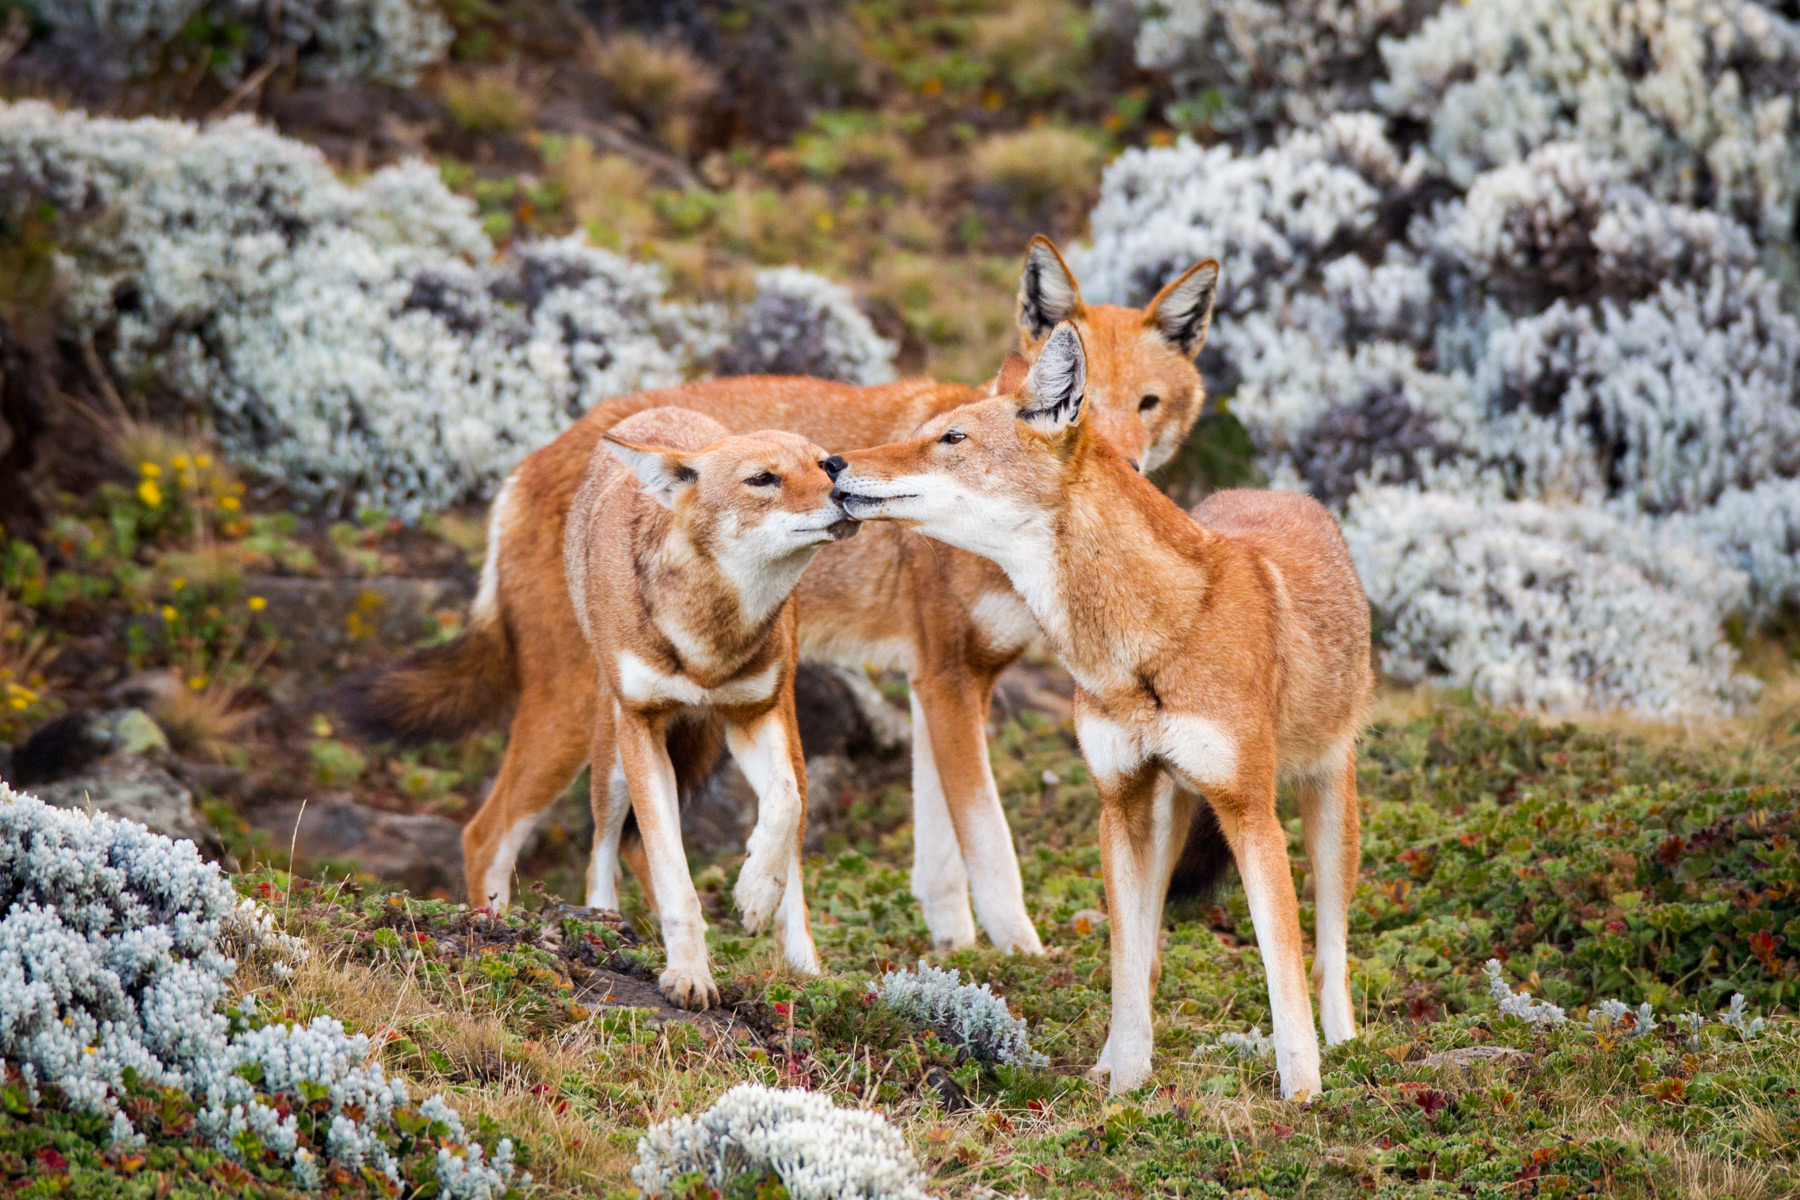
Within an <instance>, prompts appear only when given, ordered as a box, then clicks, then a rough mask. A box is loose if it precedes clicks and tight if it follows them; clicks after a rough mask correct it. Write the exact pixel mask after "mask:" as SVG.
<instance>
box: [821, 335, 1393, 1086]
mask: <svg viewBox="0 0 1800 1200" xmlns="http://www.w3.org/2000/svg"><path fill="white" fill-rule="evenodd" d="M995 392H996V394H995V396H994V397H993V398H991V399H985V400H980V401H977V402H974V403H971V404H968V405H966V406H964V407H962V408H958V409H956V410H954V411H951V412H948V413H943V414H941V415H939V416H937V417H934V418H932V419H931V420H930V421H929V422H927V423H926V424H925V426H924V427H923V429H922V430H921V431H920V433H919V435H918V436H916V437H914V438H912V439H910V440H908V441H905V442H901V443H898V444H895V445H891V446H882V447H877V448H874V449H869V450H861V451H855V452H852V453H848V454H846V455H845V456H844V457H845V459H846V460H847V462H848V465H847V466H846V467H844V468H843V470H841V471H840V472H839V473H838V475H837V487H838V490H837V493H836V496H837V499H838V500H839V502H840V503H842V504H843V505H844V508H845V510H846V511H847V512H849V513H850V514H851V515H852V516H854V517H856V518H858V519H860V520H886V521H894V522H899V523H901V524H903V525H905V526H906V527H908V528H911V529H915V530H917V531H918V532H920V533H923V534H925V535H927V536H929V537H933V538H938V539H940V540H942V541H945V542H947V543H949V544H950V545H953V546H957V547H960V548H961V549H963V550H967V551H969V552H970V553H972V554H979V555H982V556H983V557H985V558H988V559H991V560H993V561H994V562H995V563H998V564H999V565H1000V567H1001V568H1002V569H1003V570H1004V571H1005V572H1006V575H1007V578H1008V579H1010V580H1011V581H1012V584H1013V587H1014V588H1016V589H1017V591H1018V594H1019V595H1020V596H1022V597H1023V598H1024V601H1025V603H1026V604H1027V605H1028V606H1029V607H1030V609H1031V613H1032V615H1033V617H1035V618H1036V620H1037V621H1038V623H1039V624H1040V625H1042V626H1043V628H1044V631H1045V633H1046V634H1047V635H1048V637H1049V640H1050V642H1051V643H1052V644H1053V646H1054V647H1055V649H1056V650H1057V652H1058V653H1059V654H1060V655H1061V656H1062V658H1063V661H1064V662H1065V663H1067V665H1068V668H1069V670H1070V672H1071V673H1072V674H1073V675H1074V677H1075V680H1076V684H1077V687H1076V693H1075V728H1076V733H1077V736H1078V737H1079V738H1080V741H1081V749H1082V753H1083V755H1084V756H1085V757H1086V759H1087V762H1088V765H1089V768H1090V770H1091V773H1092V775H1093V777H1094V781H1095V784H1096V785H1097V786H1098V788H1099V791H1100V800H1101V811H1100V851H1101V861H1102V865H1103V868H1104V870H1105V875H1106V899H1107V907H1108V913H1109V915H1110V918H1111V926H1112V999H1113V1011H1112V1028H1111V1031H1110V1035H1109V1036H1108V1038H1107V1041H1106V1047H1105V1049H1104V1050H1102V1051H1101V1054H1100V1061H1099V1063H1098V1065H1097V1066H1096V1067H1095V1069H1094V1075H1095V1077H1096V1078H1099V1077H1105V1078H1108V1079H1109V1080H1110V1084H1111V1087H1112V1089H1113V1090H1114V1091H1125V1090H1129V1089H1131V1088H1134V1087H1137V1086H1138V1085H1139V1084H1141V1083H1142V1082H1143V1081H1144V1079H1145V1077H1146V1076H1147V1075H1148V1074H1149V1073H1150V1062H1151V1047H1152V1033H1151V998H1152V996H1153V995H1154V993H1155V989H1156V981H1157V978H1158V975H1159V972H1160V967H1161V963H1160V956H1159V951H1158V935H1159V932H1160V930H1161V924H1162V909H1163V900H1164V897H1165V895H1166V893H1167V890H1168V886H1169V880H1170V876H1171V874H1172V873H1173V872H1174V871H1175V869H1176V866H1177V863H1178V859H1179V858H1180V857H1181V856H1182V854H1183V849H1184V846H1186V848H1187V851H1188V855H1189V856H1190V857H1193V856H1195V855H1196V853H1198V855H1199V857H1200V858H1202V859H1204V858H1205V857H1206V854H1205V851H1206V849H1207V847H1206V846H1205V845H1204V844H1203V843H1205V842H1208V841H1211V842H1213V843H1214V844H1215V845H1216V842H1217V839H1218V837H1219V834H1220V833H1221V832H1222V833H1223V836H1224V840H1225V842H1226V843H1227V844H1228V845H1229V848H1230V851H1231V854H1232V856H1233V857H1234V858H1235V859H1236V861H1237V866H1238V872H1239V874H1240V875H1241V876H1242V878H1243V882H1244V891H1245V894H1246V896H1247V898H1248V900H1249V902H1250V915H1251V919H1252V920H1253V921H1254V923H1255V926H1256V940H1257V944H1258V946H1259V947H1260V948H1261V950H1262V957H1263V962H1264V964H1265V969H1266V970H1267V972H1268V982H1269V1002H1270V1008H1271V1010H1272V1011H1273V1014H1274V1025H1275V1030H1274V1041H1275V1054H1276V1064H1277V1067H1278V1069H1279V1071H1280V1074H1281V1090H1282V1094H1283V1095H1284V1096H1292V1095H1295V1094H1296V1093H1301V1092H1306V1093H1315V1094H1316V1093H1317V1092H1318V1090H1319V1045H1318V1039H1317V1036H1316V1035H1315V1034H1314V1032H1313V1022H1312V1008H1311V1004H1310V1002H1309V999H1308V995H1307V984H1306V973H1305V965H1304V963H1305V951H1304V946H1303V945H1302V941H1301V935H1300V921H1299V912H1298V906H1297V902H1296V898H1295V895H1294V883H1293V876H1292V875H1291V874H1290V869H1289V866H1288V855H1287V835H1286V834H1285V832H1284V831H1283V829H1282V826H1281V822H1280V820H1279V819H1278V818H1277V817H1276V813H1275V785H1276V781H1277V779H1282V778H1285V779H1288V780H1291V781H1292V782H1293V784H1294V785H1295V789H1296V794H1297V796H1298V799H1299V807H1300V816H1301V820H1302V823H1303V825H1304V828H1305V840H1306V847H1307V855H1308V857H1309V858H1310V859H1311V861H1312V870H1313V878H1314V881H1315V885H1316V894H1317V902H1318V953H1317V956H1316V958H1315V960H1314V972H1313V974H1314V982H1315V983H1316V984H1317V985H1318V987H1319V993H1320V995H1319V999H1320V1009H1321V1013H1322V1016H1323V1020H1324V1027H1325V1037H1326V1040H1327V1041H1328V1042H1333V1043H1335V1042H1339V1041H1342V1040H1344V1039H1345V1038H1349V1037H1353V1036H1354V1035H1355V1033H1356V1024H1355V1018H1354V1016H1353V1015H1352V1012H1351V1008H1350V990H1349V980H1348V977H1347V976H1348V962H1347V953H1348V951H1347V946H1346V942H1347V935H1348V921H1349V907H1350V896H1351V890H1352V888H1353V887H1354V885H1355V881H1356V871H1357V863H1358V859H1359V854H1360V848H1359V847H1360V827H1359V822H1358V814H1357V803H1356V738H1357V733H1358V730H1359V728H1360V726H1361V723H1362V716H1363V711H1364V708H1365V706H1366V704H1367V701H1368V696H1369V691H1370V688H1371V687H1372V685H1373V672H1372V671H1371V668H1370V662H1369V609H1368V604H1367V602H1366V601H1365V600H1364V598H1363V590H1362V586H1361V584H1360V583H1359V582H1358V580H1357V577H1356V570H1355V567H1354V566H1353V565H1352V563H1351V561H1350V554H1349V551H1348V549H1347V547H1346V546H1345V544H1344V539H1343V536H1342V534H1341V533H1340V532H1339V530H1338V527H1337V523H1336V522H1335V521H1334V520H1333V519H1332V517H1331V514H1330V513H1328V512H1326V510H1325V509H1324V508H1322V507H1321V506H1320V505H1318V504H1317V503H1316V502H1314V501H1312V500H1310V499H1307V498H1305V497H1302V496H1299V495H1295V494H1293V493H1285V492H1252V491H1227V492H1220V493H1217V494H1215V495H1214V496H1212V497H1210V498H1209V499H1208V500H1206V501H1205V502H1204V503H1202V504H1201V505H1199V506H1198V507H1197V508H1195V509H1194V511H1193V514H1192V516H1191V517H1190V516H1189V515H1188V514H1186V513H1184V512H1182V511H1181V510H1180V509H1179V508H1177V507H1176V506H1175V504H1174V503H1173V502H1172V501H1170V500H1169V499H1168V497H1166V496H1164V495H1163V494H1162V493H1161V492H1160V491H1158V490H1157V489H1156V487H1155V486H1154V485H1152V484H1151V483H1150V482H1149V481H1148V480H1147V479H1145V478H1144V477H1143V476H1142V475H1140V474H1139V473H1138V472H1137V471H1135V470H1133V469H1132V466H1131V464H1130V463H1129V462H1128V461H1126V459H1125V458H1124V457H1123V456H1122V455H1121V454H1120V453H1119V452H1118V451H1117V450H1116V449H1115V448H1114V447H1113V446H1112V445H1111V444H1110V443H1109V442H1108V440H1107V439H1106V438H1104V437H1101V436H1098V435H1097V432H1096V430H1095V428H1094V426H1095V422H1094V419H1093V415H1092V401H1091V400H1089V399H1088V394H1087V393H1088V385H1087V358H1086V355H1085V353H1084V351H1083V345H1082V335H1081V334H1080V333H1079V331H1078V330H1077V328H1076V327H1075V326H1073V325H1060V326H1058V327H1057V328H1056V330H1055V331H1054V332H1053V333H1052V334H1051V335H1050V338H1049V339H1048V341H1047V342H1046V344H1045V345H1044V347H1043V349H1042V350H1041V352H1040V353H1039V355H1038V358H1037V361H1036V363H1035V364H1034V365H1032V366H1031V367H1030V369H1029V373H1027V368H1026V364H1025V362H1024V360H1023V359H1021V358H1018V357H1016V356H1014V357H1012V358H1010V359H1009V361H1008V363H1007V366H1006V367H1005V368H1003V369H1002V371H1001V375H1000V378H999V379H998V380H997V381H996V386H995ZM864 536H867V535H866V534H865V535H864ZM1202 798H1204V800H1205V804H1204V805H1202V804H1201V799H1202ZM1196 818H1199V819H1198V820H1196ZM1190 841H1192V842H1195V843H1197V844H1195V845H1187V843H1189V842H1190ZM1220 865H1222V861H1221V863H1220Z"/></svg>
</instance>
